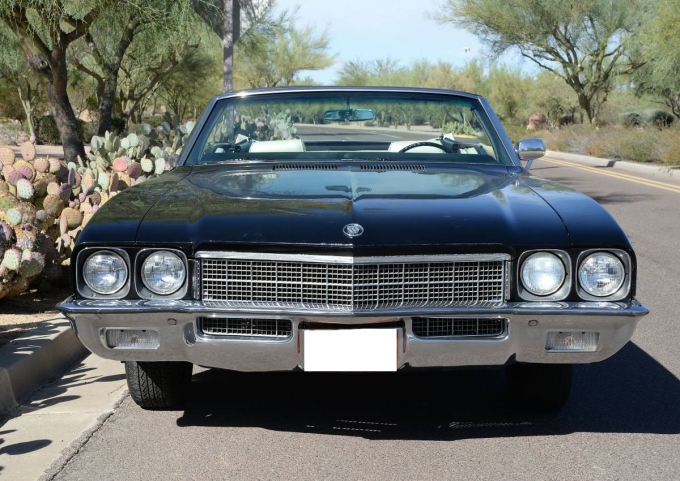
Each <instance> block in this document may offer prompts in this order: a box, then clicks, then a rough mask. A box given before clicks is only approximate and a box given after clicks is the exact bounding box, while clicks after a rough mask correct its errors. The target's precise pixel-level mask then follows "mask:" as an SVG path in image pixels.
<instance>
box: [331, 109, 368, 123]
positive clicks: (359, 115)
mask: <svg viewBox="0 0 680 481" xmlns="http://www.w3.org/2000/svg"><path fill="white" fill-rule="evenodd" d="M373 119H375V112H374V111H373V110H371V109H342V110H326V112H324V114H323V120H324V122H363V121H369V120H373Z"/></svg>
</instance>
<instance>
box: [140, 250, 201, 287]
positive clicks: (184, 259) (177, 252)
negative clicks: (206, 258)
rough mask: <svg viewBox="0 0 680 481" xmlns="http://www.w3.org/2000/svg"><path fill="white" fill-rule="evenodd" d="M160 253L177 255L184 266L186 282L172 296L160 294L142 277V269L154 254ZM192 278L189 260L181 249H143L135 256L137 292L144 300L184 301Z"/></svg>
mask: <svg viewBox="0 0 680 481" xmlns="http://www.w3.org/2000/svg"><path fill="white" fill-rule="evenodd" d="M159 252H171V253H172V254H175V255H176V256H178V257H179V258H180V260H181V261H182V263H183V264H184V273H185V274H184V282H183V283H182V286H181V287H180V288H179V289H178V290H176V291H175V292H172V293H170V294H158V293H156V292H154V291H152V290H151V289H149V287H147V285H146V284H145V283H144V279H143V276H142V268H143V266H144V262H145V261H146V260H147V259H148V258H149V257H150V256H151V255H153V254H158V253H159ZM190 276H191V272H190V270H189V262H188V260H187V257H186V255H185V254H184V252H182V251H181V250H179V249H173V248H147V249H142V250H140V251H139V252H137V255H136V256H135V289H136V291H137V294H138V295H139V297H140V298H142V299H183V298H184V297H185V296H186V294H187V292H188V289H189V277H190Z"/></svg>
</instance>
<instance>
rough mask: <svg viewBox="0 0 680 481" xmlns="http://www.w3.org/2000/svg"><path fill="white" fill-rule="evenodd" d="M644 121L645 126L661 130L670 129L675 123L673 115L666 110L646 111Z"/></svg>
mask: <svg viewBox="0 0 680 481" xmlns="http://www.w3.org/2000/svg"><path fill="white" fill-rule="evenodd" d="M643 119H644V123H645V125H647V126H649V127H657V128H659V129H663V128H667V127H670V126H671V124H672V123H673V122H674V121H675V117H674V116H673V114H671V113H669V112H666V111H665V110H646V111H645V112H644V116H643Z"/></svg>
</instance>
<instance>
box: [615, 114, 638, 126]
mask: <svg viewBox="0 0 680 481" xmlns="http://www.w3.org/2000/svg"><path fill="white" fill-rule="evenodd" d="M619 122H621V125H623V126H624V127H638V126H640V125H642V115H640V114H638V113H637V112H624V113H622V114H621V115H620V116H619Z"/></svg>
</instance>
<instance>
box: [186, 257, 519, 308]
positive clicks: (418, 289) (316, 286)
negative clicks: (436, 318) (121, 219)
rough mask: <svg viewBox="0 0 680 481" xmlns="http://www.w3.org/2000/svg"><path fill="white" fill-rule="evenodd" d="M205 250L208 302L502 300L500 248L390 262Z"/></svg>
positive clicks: (383, 304) (372, 304)
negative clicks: (245, 255) (477, 253)
mask: <svg viewBox="0 0 680 481" xmlns="http://www.w3.org/2000/svg"><path fill="white" fill-rule="evenodd" d="M210 255H211V254H210V253H206V254H199V257H201V264H202V271H201V272H202V284H201V285H202V298H203V302H204V303H205V304H206V305H210V306H217V307H283V308H298V309H318V310H328V311H351V310H385V309H395V308H413V307H447V306H485V307H492V306H499V305H501V304H503V302H504V291H505V267H506V262H505V257H503V256H502V255H494V256H483V255H480V256H469V255H468V256H446V257H445V258H444V256H437V257H436V258H433V259H432V261H426V260H427V259H428V258H426V257H419V258H417V261H411V259H412V258H403V260H404V261H403V262H395V260H402V258H399V257H397V258H388V259H389V262H385V259H386V258H371V259H365V258H364V259H361V258H359V259H354V260H353V259H351V258H335V257H334V258H331V257H328V259H329V260H330V261H326V259H325V258H324V256H277V255H273V254H272V255H267V254H261V255H259V258H254V257H255V256H257V255H255V254H254V255H252V256H253V258H243V257H242V258H238V257H235V256H236V255H237V254H236V253H233V254H231V253H229V254H225V258H217V256H216V255H215V254H212V255H213V256H214V257H209V256H210ZM307 258H312V260H306V259H307ZM297 259H305V260H304V261H302V260H301V261H297V262H296V260H297ZM449 259H450V260H449Z"/></svg>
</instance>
